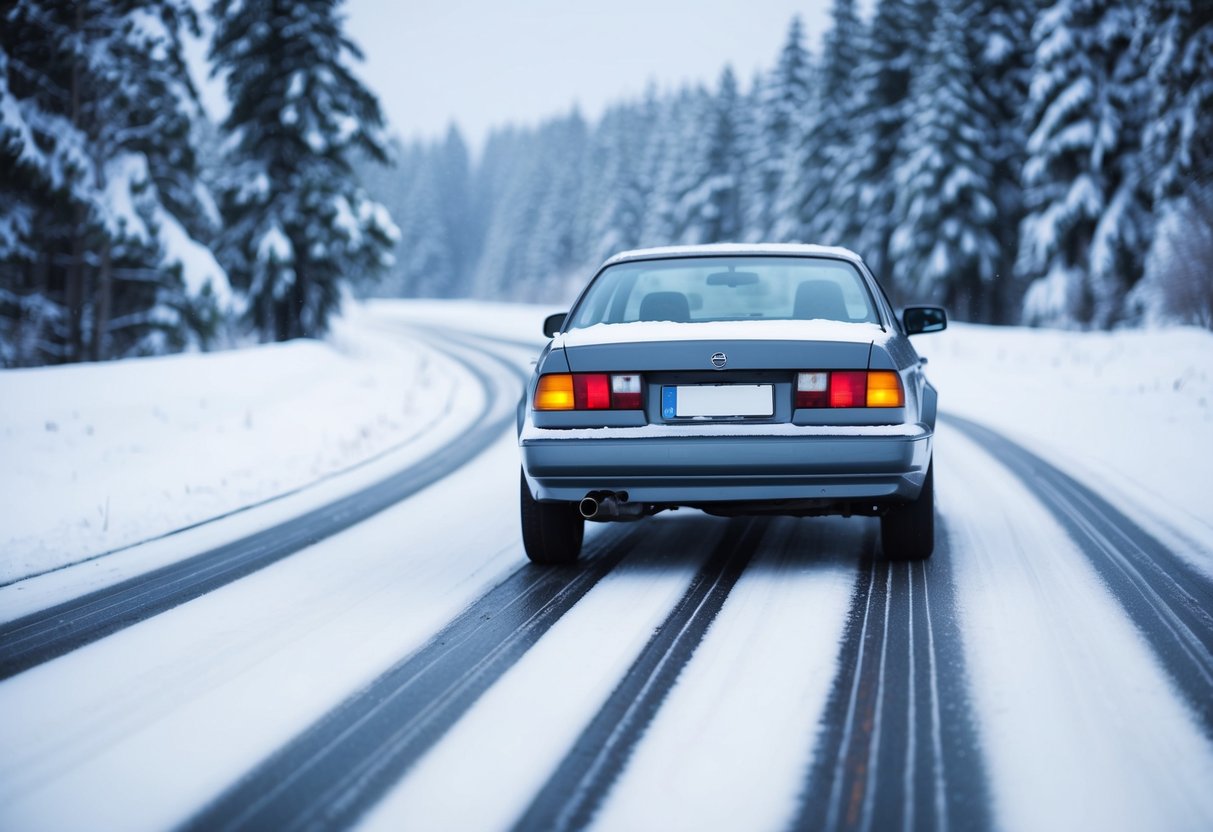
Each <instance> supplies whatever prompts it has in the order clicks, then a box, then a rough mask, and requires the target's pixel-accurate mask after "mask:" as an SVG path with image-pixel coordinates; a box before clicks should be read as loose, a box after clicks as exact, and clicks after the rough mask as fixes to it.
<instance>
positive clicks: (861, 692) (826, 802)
mask: <svg viewBox="0 0 1213 832" xmlns="http://www.w3.org/2000/svg"><path fill="white" fill-rule="evenodd" d="M936 524H937V529H938V532H937V541H938V542H937V544H936V550H935V554H934V555H933V556H932V557H931V559H930V561H929V562H919V563H896V562H889V561H885V560H880V559H879V554H878V553H877V552H874V551H869V552H867V553H865V554H864V557H863V561H862V563H861V565H860V574H859V579H858V581H856V584H855V592H854V595H853V596H852V599H851V611H850V614H849V616H848V620H847V628H846V631H845V633H844V636H843V643H842V649H841V652H840V654H839V666H838V675H837V676H836V677H835V680H834V689H833V691H832V693H831V695H830V701H829V704H828V705H827V706H826V712H825V715H824V716H823V718H822V726H823V735H822V739H821V743H820V745H819V747H818V749H817V754H816V758H815V761H814V764H813V766H812V767H811V769H810V771H809V773H808V778H807V782H806V788H805V792H804V794H803V795H802V799H801V804H800V811H799V813H798V816H797V819H796V821H795V823H794V828H797V829H821V830H840V829H845V830H865V831H866V830H872V829H898V828H905V829H941V830H947V829H985V828H988V827H989V826H990V818H989V815H988V794H987V792H988V790H987V787H986V782H985V773H984V766H983V760H982V757H981V750H980V747H979V745H978V741H977V734H976V727H975V719H974V717H973V714H972V712H971V710H970V706H969V700H968V696H967V693H966V691H965V679H966V676H965V668H964V650H963V645H962V642H961V633H960V627H959V622H958V621H957V618H956V603H955V592H954V588H953V584H952V576H951V569H952V566H951V560H952V558H953V556H954V554H953V552H952V549H951V546H950V545H949V541H948V537H947V533H946V530H945V529H944V528H943V521H942V518H940V517H936Z"/></svg>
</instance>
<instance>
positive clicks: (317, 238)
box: [211, 0, 397, 340]
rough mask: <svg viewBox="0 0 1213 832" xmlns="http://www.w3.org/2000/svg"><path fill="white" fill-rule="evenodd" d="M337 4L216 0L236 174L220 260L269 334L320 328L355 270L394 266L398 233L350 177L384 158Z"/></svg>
mask: <svg viewBox="0 0 1213 832" xmlns="http://www.w3.org/2000/svg"><path fill="white" fill-rule="evenodd" d="M339 5H340V0H216V2H215V3H214V5H213V6H212V13H213V14H214V16H215V17H216V23H217V26H216V31H215V36H214V41H213V43H212V45H211V58H212V60H213V62H214V72H216V73H218V74H222V75H223V76H224V79H225V81H226V85H227V91H228V98H229V100H230V101H231V112H230V114H229V115H228V118H227V120H226V121H225V122H224V128H225V130H227V131H228V133H229V134H230V135H231V136H232V140H233V146H234V150H233V155H232V159H231V162H230V166H231V170H232V174H233V175H232V177H231V178H230V180H229V181H228V182H227V183H225V185H224V187H223V193H222V195H221V208H222V211H223V216H224V219H225V221H226V223H227V230H226V232H225V236H224V241H223V249H222V251H223V256H224V259H225V261H226V262H227V263H228V264H229V271H230V272H231V274H232V276H233V279H234V280H236V281H237V282H238V283H239V285H240V286H241V287H242V288H243V289H245V290H246V291H247V293H248V296H249V304H250V313H251V316H252V321H253V323H254V325H255V326H256V327H257V329H258V330H259V331H260V332H261V334H262V336H263V337H264V338H267V339H277V340H286V339H288V338H298V337H304V336H316V335H320V334H322V333H323V332H324V331H325V329H326V327H327V323H328V319H329V316H330V315H331V314H332V313H333V312H334V311H335V310H336V309H337V308H338V307H339V305H340V300H341V293H342V288H343V286H344V285H345V284H346V283H347V281H348V280H349V279H350V277H351V275H354V274H367V273H371V274H373V273H377V272H379V271H381V270H382V269H384V268H385V267H386V266H388V265H389V264H390V259H391V255H390V251H391V248H392V243H393V242H394V238H395V236H396V234H397V230H396V228H395V226H394V225H393V224H392V221H391V219H390V217H389V216H388V214H387V212H386V210H384V209H383V207H382V206H381V205H379V204H377V203H375V202H373V201H372V200H371V199H370V198H369V197H368V196H367V195H366V193H365V192H364V190H363V189H362V187H361V186H360V185H359V183H358V182H357V180H356V179H355V177H354V175H353V170H352V156H353V154H354V153H355V152H362V153H365V154H367V155H368V156H370V157H372V158H374V159H378V160H381V161H382V160H383V159H384V158H385V154H384V139H383V137H382V135H381V132H382V130H381V128H382V117H381V115H380V112H379V104H378V101H377V100H376V99H375V97H374V95H373V94H371V93H370V92H369V91H368V90H367V89H366V88H365V87H364V86H363V85H362V84H361V83H360V82H359V81H358V80H357V79H356V78H355V77H354V76H353V75H352V74H351V72H350V69H349V67H348V65H347V62H348V60H349V59H351V58H354V59H358V58H361V53H360V52H359V51H358V49H357V47H356V46H355V45H354V44H353V43H352V42H350V40H349V39H348V38H346V37H345V35H344V34H342V31H341V23H342V19H341V16H340V14H339V13H338V7H339Z"/></svg>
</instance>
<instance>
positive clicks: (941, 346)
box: [914, 324, 1213, 574]
mask: <svg viewBox="0 0 1213 832" xmlns="http://www.w3.org/2000/svg"><path fill="white" fill-rule="evenodd" d="M914 344H915V347H916V348H917V349H918V351H919V352H920V353H921V354H922V355H925V356H928V357H929V359H930V363H929V364H928V365H927V368H926V371H927V375H928V377H929V378H930V379H931V381H932V383H933V384H935V386H936V387H938V388H939V406H940V410H941V412H943V413H944V414H945V415H946V413H948V412H952V413H956V414H958V415H961V416H966V417H968V418H971V419H974V420H976V421H979V422H982V423H983V424H986V425H988V426H990V427H992V428H994V429H996V430H999V431H1001V432H1003V433H1005V434H1006V435H1007V436H1009V437H1011V438H1012V439H1015V440H1016V441H1018V442H1020V443H1021V444H1023V445H1025V446H1026V447H1028V448H1029V449H1030V450H1032V451H1034V452H1035V453H1037V454H1040V455H1041V456H1043V457H1045V458H1046V459H1048V460H1049V461H1051V462H1052V463H1054V464H1055V465H1057V466H1058V467H1060V468H1062V469H1064V470H1066V471H1067V472H1069V473H1070V474H1072V475H1073V476H1075V477H1077V478H1079V479H1081V480H1083V481H1084V482H1086V483H1087V484H1088V485H1089V486H1091V487H1092V488H1093V489H1094V490H1096V491H1098V492H1099V493H1101V494H1103V495H1104V496H1105V497H1107V498H1108V499H1109V500H1112V501H1113V502H1114V503H1116V505H1117V508H1119V509H1120V510H1121V511H1123V512H1125V513H1126V514H1128V515H1129V516H1131V517H1133V518H1134V519H1135V520H1137V521H1138V522H1139V523H1141V524H1142V525H1143V526H1145V527H1146V528H1147V529H1148V530H1150V531H1151V532H1152V533H1154V534H1155V535H1156V536H1159V537H1160V539H1162V540H1163V541H1164V542H1166V543H1167V544H1168V545H1169V546H1171V548H1173V549H1175V551H1177V552H1179V553H1181V554H1183V555H1185V556H1186V557H1188V559H1189V560H1191V561H1192V562H1193V563H1195V564H1196V565H1197V566H1198V567H1199V568H1202V569H1204V570H1205V571H1206V572H1209V573H1210V574H1213V511H1211V510H1210V508H1209V506H1210V498H1209V494H1210V493H1213V333H1210V332H1206V331H1204V330H1200V329H1195V328H1173V329H1164V330H1155V331H1121V332H1114V333H1092V332H1062V331H1055V330H1040V329H1023V328H1018V327H989V326H974V325H966V324H951V325H950V326H949V328H948V330H947V331H945V332H942V333H939V334H933V335H924V336H921V337H916V338H915V339H914Z"/></svg>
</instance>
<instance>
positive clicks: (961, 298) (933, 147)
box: [889, 0, 999, 320]
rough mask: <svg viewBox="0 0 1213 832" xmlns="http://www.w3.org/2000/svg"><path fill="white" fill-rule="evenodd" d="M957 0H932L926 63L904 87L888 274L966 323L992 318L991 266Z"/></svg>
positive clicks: (905, 293) (991, 218) (978, 127)
mask: <svg viewBox="0 0 1213 832" xmlns="http://www.w3.org/2000/svg"><path fill="white" fill-rule="evenodd" d="M965 6H966V4H965V2H964V0H939V12H938V15H937V16H936V29H935V33H934V35H933V36H932V39H931V47H930V51H929V54H928V61H927V64H926V66H925V68H924V69H923V70H922V71H921V72H919V73H918V74H916V75H915V76H914V79H913V82H912V83H911V85H910V110H911V112H912V113H913V115H912V116H911V117H910V121H909V122H908V123H907V125H906V129H905V135H904V138H903V140H902V157H901V161H900V162H899V164H898V165H897V167H896V168H895V170H894V182H895V183H896V186H897V196H896V201H895V214H896V217H897V226H896V227H895V229H894V231H893V235H892V239H891V240H890V244H889V260H890V267H891V269H890V271H891V274H892V277H893V280H894V283H895V284H896V285H897V286H898V288H899V290H900V293H901V295H902V297H903V298H905V299H907V300H915V301H931V302H935V303H945V304H947V305H948V306H949V307H951V308H952V309H953V310H954V311H955V312H956V313H957V314H959V316H960V317H962V318H964V319H966V320H986V319H988V318H989V316H990V295H991V293H992V288H993V284H994V278H995V274H996V271H997V267H998V256H999V245H998V234H997V223H998V211H997V208H996V204H995V197H996V194H995V185H994V182H993V180H992V173H993V165H992V164H991V163H990V160H989V159H988V158H986V156H985V154H986V152H987V151H988V149H989V139H990V136H991V134H993V132H994V129H993V125H991V124H990V122H989V120H988V119H987V117H986V112H985V111H984V109H983V107H982V106H981V105H982V103H983V102H980V101H979V100H978V96H977V92H976V88H975V85H974V79H973V66H972V64H971V63H970V62H969V58H968V55H969V52H970V50H969V49H968V45H967V43H966V32H971V31H972V28H971V27H970V25H969V24H970V23H971V21H970V20H969V19H967V18H966V16H965Z"/></svg>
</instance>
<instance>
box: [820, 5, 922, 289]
mask: <svg viewBox="0 0 1213 832" xmlns="http://www.w3.org/2000/svg"><path fill="white" fill-rule="evenodd" d="M934 16H935V15H934V3H933V2H932V0H879V3H878V5H877V7H876V14H875V17H874V18H873V20H872V23H871V26H870V27H869V29H868V36H867V37H866V38H865V42H864V52H863V58H862V63H861V64H860V68H859V69H858V71H857V78H856V86H857V90H856V95H857V98H858V103H857V105H856V108H855V110H854V111H853V113H852V115H851V121H850V122H849V126H850V127H851V129H852V131H853V136H854V140H853V143H852V145H851V147H850V148H849V149H848V152H846V153H844V154H840V156H844V157H845V158H842V159H840V160H839V161H841V162H842V170H841V172H840V173H839V182H838V187H837V188H835V189H834V192H833V196H834V207H835V212H836V213H835V216H834V222H833V223H832V224H831V226H830V228H829V230H828V232H827V238H828V239H829V240H831V241H832V242H834V243H836V244H838V245H843V246H847V247H848V248H852V249H854V250H855V251H857V252H859V253H860V254H861V255H862V256H863V258H864V259H865V260H866V261H867V263H868V265H869V266H871V268H872V270H873V271H874V272H875V273H876V274H877V275H882V274H883V273H884V272H886V271H887V270H888V266H889V257H888V247H889V238H890V237H891V235H892V231H893V225H894V214H893V203H894V199H895V196H896V191H895V185H894V183H893V176H892V173H893V170H894V169H895V168H896V166H897V164H898V162H899V161H900V160H901V158H902V157H903V155H904V154H903V150H902V147H901V143H902V139H903V132H904V129H905V124H906V121H907V120H908V118H909V115H910V112H909V106H908V102H909V94H910V79H911V77H912V75H913V72H914V70H915V68H917V67H922V66H923V65H924V64H925V61H926V58H925V51H926V45H927V42H928V38H929V35H928V33H929V32H930V31H931V21H932V20H934ZM892 289H893V293H894V296H895V297H896V296H897V295H898V294H899V288H898V287H897V285H896V284H894V285H893V286H892Z"/></svg>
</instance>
